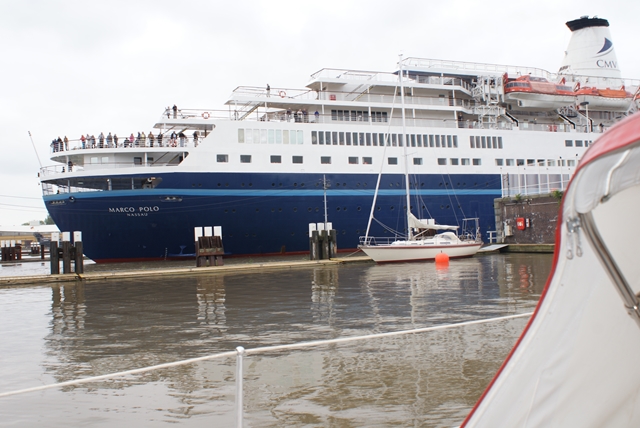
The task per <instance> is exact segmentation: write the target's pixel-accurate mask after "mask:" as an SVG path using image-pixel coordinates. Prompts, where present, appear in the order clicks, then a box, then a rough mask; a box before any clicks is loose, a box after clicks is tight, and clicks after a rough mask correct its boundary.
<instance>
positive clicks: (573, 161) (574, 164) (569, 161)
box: [567, 159, 576, 166]
mask: <svg viewBox="0 0 640 428" xmlns="http://www.w3.org/2000/svg"><path fill="white" fill-rule="evenodd" d="M567 166H576V161H575V160H574V159H568V160H567Z"/></svg>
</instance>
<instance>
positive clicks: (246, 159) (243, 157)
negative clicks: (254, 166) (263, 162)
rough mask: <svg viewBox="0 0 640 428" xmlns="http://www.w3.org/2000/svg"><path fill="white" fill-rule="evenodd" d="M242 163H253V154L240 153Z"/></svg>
mask: <svg viewBox="0 0 640 428" xmlns="http://www.w3.org/2000/svg"><path fill="white" fill-rule="evenodd" d="M240 163H251V155H240Z"/></svg>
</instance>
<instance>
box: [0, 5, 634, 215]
mask: <svg viewBox="0 0 640 428" xmlns="http://www.w3.org/2000/svg"><path fill="white" fill-rule="evenodd" d="M583 15H589V16H594V15H597V16H598V17H601V18H606V19H608V20H609V23H610V31H611V35H612V39H613V43H614V47H615V51H616V54H617V57H618V62H619V65H620V69H621V70H622V75H623V77H626V78H634V79H640V56H639V55H638V50H639V49H638V39H639V38H638V26H637V20H638V16H640V2H638V1H635V0H624V1H623V0H608V1H603V0H597V1H595V0H582V1H557V0H537V1H528V2H509V1H506V2H497V3H495V2H494V3H491V2H484V1H483V2H480V1H478V2H476V1H470V0H448V1H439V2H436V1H431V0H408V1H407V0H405V1H397V2H392V1H378V0H369V1H349V0H340V1H337V0H320V1H302V0H296V1H286V0H271V1H249V0H244V1H213V0H209V1H204V0H201V1H191V0H179V1H178V0H174V1H166V0H108V1H101V0H91V1H87V0H60V1H56V0H38V1H36V0H20V1H18V0H14V1H11V0H0V40H2V43H1V44H0V61H1V62H0V64H2V70H1V72H0V73H1V74H0V76H2V80H1V83H0V85H1V86H0V88H2V90H1V94H2V95H1V96H2V98H1V100H2V102H1V103H0V117H1V118H2V123H3V125H4V126H3V127H2V131H3V132H2V138H1V139H0V180H1V183H2V186H1V187H0V225H4V226H7V225H18V224H21V223H24V222H27V221H29V220H34V219H35V220H42V219H44V218H45V217H46V215H47V213H46V210H45V208H44V204H43V203H42V201H41V191H40V186H39V182H38V178H37V173H38V170H39V163H38V158H37V156H36V154H35V151H34V148H33V146H32V144H31V141H30V139H29V134H28V132H29V131H31V134H32V136H33V142H34V143H35V146H36V148H37V152H38V156H39V158H40V161H41V162H42V164H43V165H44V166H46V165H51V164H52V162H51V161H49V149H50V147H49V144H50V142H51V140H52V139H53V138H56V137H58V136H60V137H64V136H65V135H66V136H68V137H69V138H70V139H72V138H73V139H75V138H79V137H80V135H81V134H86V133H93V134H95V135H98V134H99V133H100V132H104V133H105V135H106V134H107V133H108V132H117V133H118V134H120V135H124V134H125V133H131V132H136V133H137V132H138V131H144V132H149V130H151V129H152V126H153V124H154V123H155V122H156V120H157V119H158V118H159V117H160V115H161V114H162V112H163V110H164V108H165V107H166V106H169V105H173V104H174V103H175V104H176V105H178V107H180V108H202V109H210V110H214V109H223V108H224V102H225V101H226V100H227V98H228V96H229V95H230V94H231V92H232V91H233V89H235V88H236V87H237V86H259V87H264V86H265V85H266V84H267V83H269V84H270V85H271V87H272V88H291V89H293V88H302V87H304V86H305V85H306V84H307V83H308V81H309V76H310V75H311V74H312V73H314V72H316V71H318V70H320V69H322V68H340V69H354V70H367V71H393V70H394V69H395V64H396V62H397V59H398V54H400V53H402V54H403V55H404V56H405V57H420V58H431V59H446V60H455V61H468V62H480V63H491V64H506V65H517V66H530V67H537V68H542V69H545V70H548V71H551V72H555V71H557V70H558V68H559V66H560V63H561V61H562V58H563V55H564V50H565V48H566V47H567V44H568V42H569V38H570V35H571V33H570V31H569V29H568V28H567V27H566V26H565V22H567V21H570V20H573V19H577V18H579V17H580V16H583Z"/></svg>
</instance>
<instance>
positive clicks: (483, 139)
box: [480, 136, 487, 149]
mask: <svg viewBox="0 0 640 428" xmlns="http://www.w3.org/2000/svg"><path fill="white" fill-rule="evenodd" d="M480 138H481V139H482V148H483V149H486V148H487V137H484V136H483V137H480Z"/></svg>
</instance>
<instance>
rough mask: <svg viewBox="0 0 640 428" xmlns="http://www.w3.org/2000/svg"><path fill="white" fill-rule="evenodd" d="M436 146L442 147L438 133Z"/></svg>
mask: <svg viewBox="0 0 640 428" xmlns="http://www.w3.org/2000/svg"><path fill="white" fill-rule="evenodd" d="M436 147H440V136H439V135H436Z"/></svg>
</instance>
